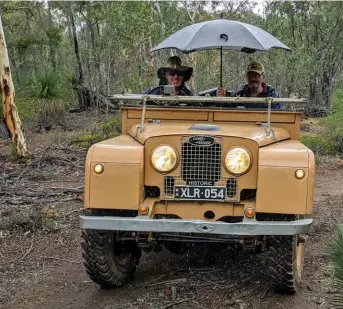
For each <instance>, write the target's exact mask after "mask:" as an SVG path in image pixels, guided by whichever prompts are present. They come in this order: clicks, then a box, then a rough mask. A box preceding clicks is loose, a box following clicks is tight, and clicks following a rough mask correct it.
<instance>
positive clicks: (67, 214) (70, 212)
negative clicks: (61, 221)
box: [63, 209, 80, 216]
mask: <svg viewBox="0 0 343 309" xmlns="http://www.w3.org/2000/svg"><path fill="white" fill-rule="evenodd" d="M78 211H80V209H74V210H72V211H69V212H67V213H66V214H64V215H63V216H69V215H71V214H72V213H73V212H78Z"/></svg>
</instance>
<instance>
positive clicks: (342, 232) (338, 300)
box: [328, 226, 343, 309]
mask: <svg viewBox="0 0 343 309" xmlns="http://www.w3.org/2000/svg"><path fill="white" fill-rule="evenodd" d="M328 256H329V259H330V261H331V263H332V265H333V272H332V273H333V279H334V280H333V285H334V288H335V289H336V292H335V293H334V294H333V296H332V298H331V304H332V305H333V306H334V307H335V308H337V309H338V308H340V309H342V308H343V227H342V226H340V227H338V228H337V230H336V233H335V236H334V239H333V241H332V243H331V246H330V248H329V254H328Z"/></svg>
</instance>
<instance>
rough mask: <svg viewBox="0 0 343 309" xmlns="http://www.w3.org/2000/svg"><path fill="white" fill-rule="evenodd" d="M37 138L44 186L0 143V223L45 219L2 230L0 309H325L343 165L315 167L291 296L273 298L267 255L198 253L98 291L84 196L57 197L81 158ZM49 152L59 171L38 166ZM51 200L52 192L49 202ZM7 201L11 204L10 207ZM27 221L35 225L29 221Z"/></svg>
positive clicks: (74, 182) (145, 268) (155, 262)
mask: <svg viewBox="0 0 343 309" xmlns="http://www.w3.org/2000/svg"><path fill="white" fill-rule="evenodd" d="M51 134H52V133H51ZM42 135H43V134H42ZM34 136H35V135H33V134H32V135H30V134H28V140H29V141H30V138H31V140H32V141H33V139H34ZM35 138H37V137H35ZM42 139H43V137H40V140H39V144H40V145H41V147H42V149H43V150H40V151H41V152H40V153H41V154H42V153H43V154H44V153H45V152H46V153H45V155H40V156H38V155H37V158H40V159H39V160H41V161H40V164H39V165H40V168H41V169H43V170H44V168H47V167H49V168H50V170H51V168H52V171H53V174H52V175H50V178H49V179H48V180H47V179H46V178H45V180H41V179H37V177H36V178H35V177H32V175H33V174H32V173H33V172H32V171H31V170H30V167H27V165H25V164H24V165H23V164H18V163H15V162H13V161H11V160H9V159H8V157H7V155H8V154H9V151H10V149H9V148H8V147H5V146H4V145H5V144H4V143H3V142H1V143H2V144H0V166H2V174H0V177H1V178H0V185H1V186H0V193H1V191H3V192H4V191H6V190H8V189H11V190H12V193H11V194H12V195H11V194H10V193H8V192H7V193H6V192H5V193H3V194H2V195H1V194H0V219H1V220H2V221H0V224H1V222H2V223H3V222H5V221H4V218H6V217H9V216H12V215H14V214H15V215H18V212H19V214H23V216H24V213H25V211H28V210H32V209H34V211H36V212H39V213H43V214H44V216H45V217H44V218H45V223H44V224H43V225H42V227H40V228H33V229H32V228H30V229H28V228H25V225H24V226H21V228H18V227H16V228H11V226H10V225H9V227H8V230H7V229H6V228H5V227H4V226H2V227H1V226H0V230H1V231H0V308H6V309H24V308H25V309H62V308H63V309H83V308H84V309H134V308H137V309H138V308H139V309H141V308H142V309H149V308H161V309H162V308H163V309H166V308H180V309H183V308H187V309H193V308H194V309H196V308H203V309H206V308H213V309H221V308H239V309H244V308H245V309H248V308H254V309H258V308H264V309H269V308H270V309H271V308H273V309H274V308H299V309H310V308H331V307H330V305H329V300H330V297H331V295H332V291H333V289H332V287H331V286H330V284H331V277H330V269H329V265H328V261H327V259H326V257H325V254H326V250H327V247H328V245H329V244H330V241H331V239H332V236H333V234H334V232H335V228H336V225H337V224H340V223H342V221H343V213H342V206H343V205H342V203H343V192H342V178H343V168H342V167H337V165H327V166H321V167H318V168H317V173H316V191H315V209H314V215H313V218H314V224H313V227H312V229H311V233H310V235H309V237H308V240H307V242H306V252H305V268H304V276H303V283H302V285H301V289H300V291H299V292H298V293H297V294H296V295H291V296H289V295H280V294H277V293H275V292H274V291H273V290H271V288H270V282H269V280H268V277H267V275H266V274H267V266H266V253H262V254H260V255H256V254H249V253H244V252H237V253H236V252H231V251H222V252H216V253H215V254H214V256H215V258H210V257H209V258H207V257H208V256H205V253H204V250H203V249H198V251H197V252H195V253H194V254H192V256H188V257H187V256H186V257H181V256H177V255H174V254H172V253H169V252H168V251H166V250H163V251H162V252H159V253H149V254H143V257H142V259H141V263H140V265H139V267H138V269H137V272H136V275H135V277H134V280H133V281H132V282H131V283H130V284H128V285H126V286H124V287H122V288H117V289H102V288H100V287H98V286H97V285H96V284H94V283H93V282H91V281H90V279H89V278H88V276H87V274H86V272H85V269H84V267H83V265H82V260H81V250H80V230H79V227H78V215H79V210H80V209H81V208H82V195H81V196H80V195H78V194H74V193H70V192H69V193H65V192H62V193H61V192H60V191H58V190H60V189H61V188H77V187H79V186H82V184H83V160H84V158H85V154H86V152H85V151H76V150H71V149H70V148H69V147H68V146H66V145H65V144H63V143H62V142H61V143H62V144H61V143H59V141H61V140H57V141H56V143H55V144H54V146H53V147H50V148H49V152H47V150H46V148H47V147H48V146H49V145H50V143H51V138H49V137H47V138H46V140H45V141H42ZM37 147H38V146H37ZM44 147H45V148H44ZM36 149H38V148H36ZM7 151H8V152H7ZM37 151H38V150H37ZM44 151H45V152H44ZM51 153H53V154H54V157H56V156H58V157H59V158H60V159H61V158H64V163H65V164H60V165H59V164H58V162H57V161H58V160H57V159H56V160H55V161H48V162H46V160H45V159H44V158H42V157H45V158H48V157H49V156H51ZM60 161H61V160H60ZM71 162H72V163H71ZM25 169H26V171H25ZM36 172H37V170H36ZM30 173H31V174H30ZM6 175H7V176H8V175H10V176H11V177H7V176H6ZM13 175H14V176H13ZM29 175H30V177H29ZM19 176H20V177H19ZM36 176H37V175H36ZM6 177H7V178H6ZM5 178H6V181H5ZM18 178H19V179H18ZM11 179H12V181H11ZM26 191H29V192H34V193H35V194H36V195H37V194H38V193H37V192H50V193H49V194H50V195H48V196H50V199H51V200H52V201H44V200H43V201H42V202H37V201H39V198H41V197H39V196H38V195H37V196H38V197H32V196H30V194H27V195H25V196H26V198H27V199H28V201H27V200H25V198H24V197H23V196H24V195H23V192H26ZM76 191H77V190H76ZM51 192H52V193H51ZM56 192H57V193H60V194H57V195H54V194H55V193H56ZM28 196H29V198H28ZM51 197H52V198H51ZM45 198H46V197H45ZM30 199H31V200H30ZM33 199H35V201H34V200H33ZM13 201H17V202H16V203H14V204H16V205H13ZM25 203H26V204H25ZM14 210H15V211H14ZM16 211H18V212H16ZM31 217H32V220H34V215H32V214H31ZM16 220H19V219H18V218H17V219H16ZM49 220H50V221H49ZM47 221H48V223H49V224H47ZM6 222H7V221H6ZM31 223H32V222H31ZM27 224H29V223H27ZM17 225H18V224H17ZM19 226H20V224H19ZM212 257H213V255H212Z"/></svg>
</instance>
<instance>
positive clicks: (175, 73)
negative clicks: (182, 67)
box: [168, 71, 184, 77]
mask: <svg viewBox="0 0 343 309" xmlns="http://www.w3.org/2000/svg"><path fill="white" fill-rule="evenodd" d="M168 74H169V75H170V76H175V75H177V76H181V77H183V76H184V73H183V72H180V71H168Z"/></svg>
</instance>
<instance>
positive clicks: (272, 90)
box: [267, 85, 280, 98]
mask: <svg viewBox="0 0 343 309" xmlns="http://www.w3.org/2000/svg"><path fill="white" fill-rule="evenodd" d="M267 96H268V97H273V98H279V97H280V96H279V93H278V92H277V91H276V89H275V88H274V87H273V86H271V85H267Z"/></svg>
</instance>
